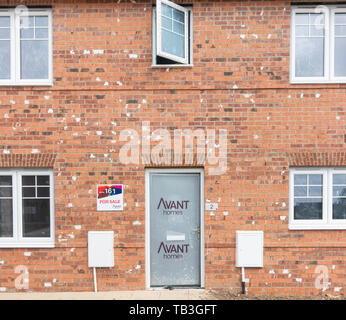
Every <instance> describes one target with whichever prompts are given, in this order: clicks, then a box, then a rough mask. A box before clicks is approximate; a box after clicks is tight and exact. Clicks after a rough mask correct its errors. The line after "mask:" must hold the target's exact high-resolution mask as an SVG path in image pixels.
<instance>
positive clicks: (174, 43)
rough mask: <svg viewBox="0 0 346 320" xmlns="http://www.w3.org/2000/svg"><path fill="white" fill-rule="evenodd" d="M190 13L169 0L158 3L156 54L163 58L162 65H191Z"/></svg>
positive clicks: (156, 14)
mask: <svg viewBox="0 0 346 320" xmlns="http://www.w3.org/2000/svg"><path fill="white" fill-rule="evenodd" d="M190 11H191V10H189V9H187V8H184V7H182V6H179V5H177V4H175V3H173V2H171V1H168V0H157V1H156V13H155V30H154V31H155V35H154V36H155V46H156V48H155V49H156V50H155V52H154V53H155V55H156V56H157V59H160V58H161V59H162V58H163V59H162V60H163V61H164V63H161V64H183V65H188V64H189V63H190V59H189V56H190V48H189V47H190V36H189V33H190V30H189V27H190V17H189V12H190ZM154 64H159V63H157V61H155V62H154Z"/></svg>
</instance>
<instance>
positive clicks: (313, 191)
mask: <svg viewBox="0 0 346 320" xmlns="http://www.w3.org/2000/svg"><path fill="white" fill-rule="evenodd" d="M309 196H312V197H319V196H322V187H309Z"/></svg>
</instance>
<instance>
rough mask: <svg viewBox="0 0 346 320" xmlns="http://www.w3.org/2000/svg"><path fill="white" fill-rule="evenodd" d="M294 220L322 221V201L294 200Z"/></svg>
mask: <svg viewBox="0 0 346 320" xmlns="http://www.w3.org/2000/svg"><path fill="white" fill-rule="evenodd" d="M294 219H295V220H320V219H322V199H311V198H310V199H294Z"/></svg>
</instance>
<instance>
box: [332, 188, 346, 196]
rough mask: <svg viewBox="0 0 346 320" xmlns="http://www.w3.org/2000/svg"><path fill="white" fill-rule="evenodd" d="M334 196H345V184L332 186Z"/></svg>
mask: <svg viewBox="0 0 346 320" xmlns="http://www.w3.org/2000/svg"><path fill="white" fill-rule="evenodd" d="M333 196H334V197H346V186H343V187H341V186H340V187H333Z"/></svg>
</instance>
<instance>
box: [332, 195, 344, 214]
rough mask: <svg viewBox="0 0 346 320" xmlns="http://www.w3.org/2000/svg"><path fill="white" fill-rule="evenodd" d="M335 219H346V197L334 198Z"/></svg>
mask: <svg viewBox="0 0 346 320" xmlns="http://www.w3.org/2000/svg"><path fill="white" fill-rule="evenodd" d="M333 219H346V198H334V199H333Z"/></svg>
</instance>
